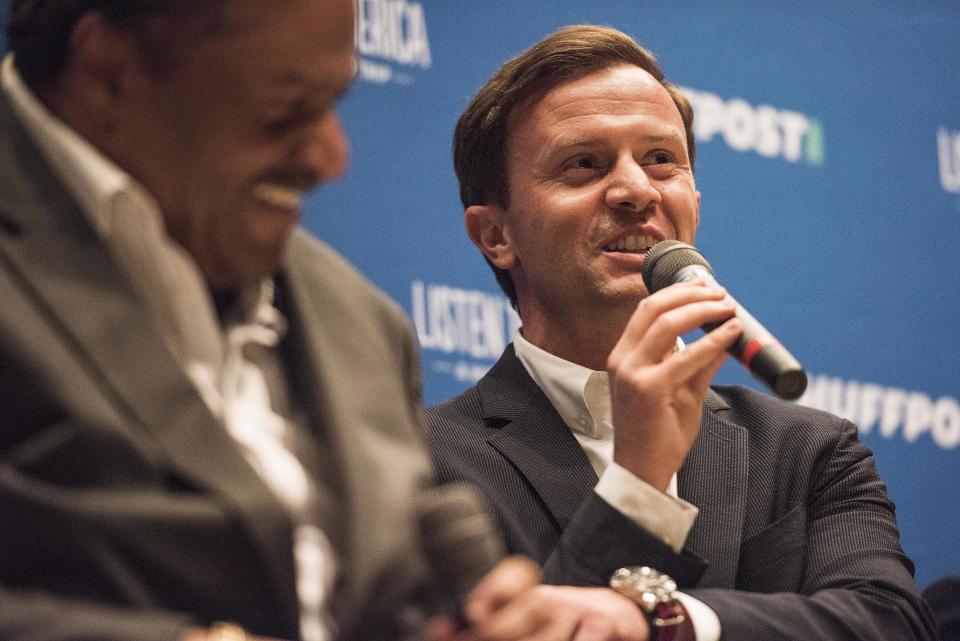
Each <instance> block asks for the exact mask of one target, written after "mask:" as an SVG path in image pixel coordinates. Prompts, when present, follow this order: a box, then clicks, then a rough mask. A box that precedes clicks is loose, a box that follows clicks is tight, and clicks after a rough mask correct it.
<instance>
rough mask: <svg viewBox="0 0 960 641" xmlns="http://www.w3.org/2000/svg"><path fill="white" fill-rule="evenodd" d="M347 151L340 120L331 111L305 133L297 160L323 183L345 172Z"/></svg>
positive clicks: (347, 146) (345, 138) (347, 145)
mask: <svg viewBox="0 0 960 641" xmlns="http://www.w3.org/2000/svg"><path fill="white" fill-rule="evenodd" d="M348 149H349V144H348V142H347V136H346V134H345V133H344V131H343V126H342V125H341V124H340V118H339V117H337V114H335V113H334V112H332V111H331V112H328V113H326V114H324V115H323V117H322V118H321V119H320V120H319V121H318V122H316V123H315V124H314V125H313V126H312V127H311V128H310V130H309V131H307V132H305V134H304V138H303V140H302V141H301V143H300V149H299V155H300V158H299V160H300V162H302V163H303V164H304V167H305V168H306V169H309V170H310V171H313V172H314V173H316V175H317V177H318V178H319V180H320V182H321V183H325V182H329V181H331V180H335V179H337V178H339V177H340V176H342V175H343V173H344V172H345V171H346V170H347V156H348V153H349V152H348Z"/></svg>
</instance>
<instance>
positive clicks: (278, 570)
mask: <svg viewBox="0 0 960 641" xmlns="http://www.w3.org/2000/svg"><path fill="white" fill-rule="evenodd" d="M0 125H2V127H3V129H4V130H5V131H6V132H7V134H6V135H5V136H4V139H3V142H2V143H0V167H4V168H5V169H4V170H3V171H2V173H0V192H2V193H4V194H12V195H13V198H12V202H11V203H9V204H10V205H11V206H10V207H7V208H6V209H4V211H3V212H2V213H0V215H2V216H3V218H4V227H5V228H7V230H16V232H17V233H14V234H0V254H2V255H3V256H4V257H5V258H6V261H7V268H9V269H11V270H12V271H13V272H14V273H15V274H16V276H17V278H18V279H19V281H20V283H21V284H22V286H23V288H24V290H25V291H27V292H28V296H30V297H31V298H33V299H34V300H35V301H36V304H37V305H38V306H40V307H41V308H42V309H43V310H44V313H45V315H47V316H48V318H49V319H50V324H51V328H52V330H53V331H54V332H56V333H58V334H59V335H61V336H62V337H63V339H64V341H65V342H66V343H67V344H68V345H69V346H70V348H71V350H72V352H73V353H74V354H75V356H76V358H77V359H78V360H79V361H82V362H83V365H84V367H85V369H87V370H88V371H89V372H90V376H91V377H92V378H94V379H99V381H100V386H101V388H102V389H103V390H104V394H105V396H106V397H107V398H108V399H110V402H112V403H113V404H114V405H115V407H116V408H117V409H119V411H120V413H121V415H122V416H126V417H127V419H128V420H125V421H124V424H123V425H118V426H117V428H118V429H125V430H127V431H128V434H129V436H130V437H131V438H133V439H134V440H136V441H137V442H139V443H140V444H141V446H143V447H145V448H148V449H154V450H155V451H163V452H165V455H164V458H166V459H167V460H168V461H169V463H170V465H171V466H172V467H173V468H174V469H175V470H176V471H177V472H178V473H179V474H180V475H181V476H182V477H184V478H185V479H189V481H190V482H192V483H194V484H196V485H198V486H200V487H203V488H207V489H209V490H213V491H214V493H215V494H216V495H218V496H220V497H221V498H222V500H224V503H225V507H227V508H228V509H232V510H234V511H236V512H238V513H239V515H240V516H241V518H242V520H243V521H244V523H245V525H246V527H247V530H248V532H249V534H250V535H251V536H252V538H253V539H254V540H255V541H256V542H257V543H258V544H259V545H258V548H259V549H260V551H261V552H262V554H263V558H262V561H263V564H262V565H263V568H264V571H265V572H266V574H267V575H268V576H269V577H270V579H271V580H272V586H271V587H272V589H271V590H268V592H269V593H273V594H277V595H278V599H277V601H278V603H277V608H278V609H279V611H281V612H285V614H286V619H287V621H292V622H294V625H295V621H296V609H295V608H296V600H295V597H294V594H293V586H294V580H293V567H292V559H291V554H290V550H291V547H290V540H291V537H290V532H289V523H288V518H287V517H286V515H285V514H284V513H283V512H282V508H281V506H280V505H279V503H278V501H277V500H276V499H275V498H274V497H273V496H272V495H271V494H270V493H269V490H268V489H267V488H266V486H265V485H264V484H263V483H262V482H261V480H260V478H259V477H258V476H257V474H256V472H254V470H253V469H252V468H251V467H250V466H249V465H248V464H247V462H246V461H245V460H244V458H243V455H242V453H241V451H240V450H239V448H238V446H237V445H236V443H235V442H234V441H233V440H232V439H231V438H230V437H229V436H228V435H227V433H226V431H225V429H224V428H223V426H222V425H221V424H220V422H219V421H218V420H217V419H216V418H215V417H214V416H213V415H212V414H211V413H210V412H209V410H208V409H207V407H206V405H205V404H204V403H203V401H202V400H201V398H200V396H199V395H198V394H197V392H196V390H195V388H194V387H193V385H192V384H191V382H190V381H189V379H187V377H186V376H185V375H184V373H183V372H182V370H181V368H180V367H179V364H178V363H177V362H176V360H175V359H174V357H173V356H172V354H170V352H169V351H168V349H167V347H166V345H165V343H164V341H163V339H162V337H161V336H160V334H159V332H158V331H156V330H155V329H154V324H153V320H152V319H151V318H149V317H148V316H147V314H146V312H145V311H144V308H143V307H142V306H141V305H139V304H138V303H137V301H136V299H135V296H134V294H133V293H132V290H131V288H130V287H129V285H128V283H127V282H126V281H125V280H124V278H123V277H122V275H121V274H120V273H119V272H118V271H117V269H116V268H115V266H114V264H113V262H112V260H111V258H110V256H109V254H108V252H107V251H106V249H105V248H104V247H103V245H102V244H101V243H100V241H99V239H98V238H97V236H96V233H95V231H94V230H93V228H92V227H91V226H90V224H89V222H88V221H87V219H86V217H85V216H84V215H83V213H82V212H81V211H80V210H79V209H78V208H77V206H76V205H75V203H73V201H72V199H71V198H70V197H69V196H68V195H67V194H66V193H65V191H64V190H63V188H62V186H61V185H60V183H59V181H58V180H57V179H56V177H55V176H54V175H53V173H52V171H51V170H50V169H49V167H48V166H47V164H46V162H45V161H44V160H43V158H42V156H41V154H40V153H39V151H38V150H37V149H36V148H35V147H34V146H33V144H32V143H31V142H30V141H29V139H28V138H27V136H26V134H25V133H24V132H23V131H22V129H21V128H20V126H19V123H17V122H16V121H15V120H14V119H13V118H12V114H11V113H10V111H9V106H8V105H7V103H6V100H5V98H2V97H0ZM2 206H3V205H0V207H2ZM291 606H292V607H291ZM293 629H296V628H295V627H294V628H293Z"/></svg>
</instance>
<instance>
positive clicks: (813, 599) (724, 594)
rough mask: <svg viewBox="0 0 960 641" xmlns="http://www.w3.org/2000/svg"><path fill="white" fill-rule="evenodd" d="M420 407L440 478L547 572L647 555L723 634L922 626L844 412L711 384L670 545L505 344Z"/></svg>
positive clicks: (595, 570)
mask: <svg viewBox="0 0 960 641" xmlns="http://www.w3.org/2000/svg"><path fill="white" fill-rule="evenodd" d="M718 392H719V393H718ZM426 417H427V427H428V443H429V446H430V448H431V453H432V455H433V458H434V462H435V465H436V467H437V473H438V475H439V477H440V479H441V480H443V481H450V480H455V479H466V480H469V481H473V482H474V483H476V484H477V485H479V486H480V487H481V488H482V489H483V490H484V492H485V493H486V495H487V496H488V497H489V499H490V502H491V504H492V506H493V508H494V511H495V513H496V515H497V518H498V522H499V524H500V526H501V529H502V531H503V533H504V536H505V538H506V541H507V546H508V548H509V549H510V550H511V551H512V552H516V553H521V554H527V555H530V556H532V557H534V558H535V559H537V560H538V561H540V562H541V563H543V564H544V573H545V578H546V580H547V581H549V582H552V583H572V584H581V585H606V582H607V581H608V579H609V577H610V575H611V574H612V572H613V571H614V570H616V569H617V568H619V567H622V566H626V565H649V566H651V567H654V568H656V569H659V570H661V571H664V572H666V573H668V574H670V575H671V576H672V577H674V578H675V579H676V580H677V582H678V584H679V585H680V587H681V589H683V590H684V591H686V592H688V593H689V594H691V595H693V596H695V597H696V598H698V599H700V600H701V601H703V602H705V603H706V604H707V605H709V606H710V607H711V608H712V609H713V610H714V611H715V612H716V613H717V615H718V616H719V618H720V622H721V626H722V629H723V639H724V640H737V641H742V640H753V639H756V640H757V641H761V640H762V641H774V640H777V639H797V640H804V641H807V640H811V639H823V640H830V641H833V640H836V641H846V640H848V639H877V640H880V639H883V640H888V639H889V640H892V639H897V640H898V641H906V640H908V639H932V638H935V636H936V635H935V632H934V629H935V628H934V625H933V622H932V620H931V618H930V614H929V610H928V609H927V608H926V606H925V605H924V604H923V603H922V602H921V600H920V599H919V596H918V594H917V591H916V589H915V587H914V584H913V577H912V571H913V566H912V564H911V563H910V561H909V559H907V557H906V556H905V555H904V554H903V551H902V550H901V549H900V544H899V540H898V532H897V525H896V520H895V518H894V514H893V505H892V503H891V502H890V500H889V499H888V498H887V495H886V490H885V488H884V485H883V483H882V482H881V481H880V479H879V478H878V476H877V472H876V469H875V467H874V462H873V457H872V455H871V453H870V451H869V450H868V449H867V448H866V447H865V446H864V445H863V444H861V443H860V442H859V441H858V440H857V436H856V429H855V428H854V426H853V425H851V424H850V423H849V422H847V421H843V420H841V419H838V418H836V417H834V416H830V415H828V414H825V413H823V412H817V411H815V410H811V409H807V408H803V407H799V406H795V405H790V404H787V403H783V402H780V401H778V400H775V399H772V398H769V397H767V396H763V395H761V394H757V393H755V392H752V391H750V390H747V389H744V388H718V390H717V392H714V391H711V392H710V393H709V394H708V397H707V399H706V403H705V407H704V414H703V421H702V424H701V428H700V435H699V436H698V438H697V441H696V442H695V444H694V446H693V448H692V449H691V451H690V453H689V455H688V456H687V459H686V461H685V463H684V465H683V467H682V468H681V469H680V472H679V474H678V477H679V478H678V485H679V493H680V496H681V497H683V498H684V499H686V500H687V501H690V502H691V503H693V504H694V505H696V506H697V507H698V508H699V509H700V513H699V516H698V517H697V520H696V522H695V523H694V526H693V529H692V530H691V532H690V535H689V537H688V539H687V541H686V545H685V547H684V550H683V551H682V552H681V553H680V554H677V553H674V552H673V550H672V549H671V548H670V547H669V546H667V545H665V544H664V543H662V542H661V541H660V540H659V539H657V538H656V537H655V536H653V535H651V534H650V533H649V532H647V531H645V530H644V529H642V528H640V527H638V526H637V525H635V524H634V523H633V522H632V521H630V520H629V519H627V518H626V517H624V516H623V515H622V514H621V513H619V512H618V511H616V510H614V509H613V508H612V507H610V506H609V505H608V504H607V503H605V502H604V501H603V500H602V499H600V498H599V497H598V496H597V495H596V494H595V493H594V492H593V487H594V485H595V484H596V482H597V476H596V474H595V472H594V470H593V468H592V467H591V465H590V463H589V461H588V460H587V458H586V455H585V454H584V453H583V449H582V448H581V447H580V445H579V443H577V440H576V438H575V437H574V436H573V434H572V433H571V431H570V429H569V428H568V427H567V426H566V425H565V424H564V422H563V420H562V419H561V418H560V416H559V415H558V414H557V412H556V410H555V409H554V408H553V406H552V405H551V404H550V401H549V400H548V399H547V397H546V396H545V395H544V394H543V392H542V391H541V390H540V388H539V387H538V386H537V384H536V383H535V382H534V381H533V379H532V378H530V376H529V374H528V373H527V371H526V369H524V367H523V365H522V364H521V363H520V361H519V359H517V357H516V355H515V354H514V351H513V347H512V346H510V347H509V348H508V349H507V351H506V352H505V353H504V354H503V356H502V357H501V359H500V361H499V362H498V363H497V364H496V365H494V367H493V368H492V369H491V370H490V371H489V372H488V373H487V375H486V376H484V377H483V378H482V379H481V380H480V381H479V382H478V384H477V385H476V386H475V387H473V388H471V389H469V390H467V391H466V392H464V393H463V394H462V395H460V396H458V397H456V398H454V399H452V400H450V401H447V402H446V403H443V404H441V405H438V406H435V407H432V408H429V409H428V410H427V412H426Z"/></svg>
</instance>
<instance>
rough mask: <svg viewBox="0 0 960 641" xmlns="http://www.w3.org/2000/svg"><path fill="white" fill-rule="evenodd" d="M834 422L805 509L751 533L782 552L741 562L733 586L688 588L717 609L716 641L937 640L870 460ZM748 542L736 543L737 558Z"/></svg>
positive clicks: (850, 430) (849, 430)
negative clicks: (795, 560) (754, 561)
mask: <svg viewBox="0 0 960 641" xmlns="http://www.w3.org/2000/svg"><path fill="white" fill-rule="evenodd" d="M835 422H836V432H835V440H834V442H833V443H832V447H829V448H827V449H826V450H825V451H824V452H823V454H822V456H821V457H820V459H819V460H818V461H817V462H816V463H815V467H814V470H813V473H812V474H811V477H810V488H809V493H808V496H807V503H806V505H798V506H797V507H796V508H794V509H792V510H791V511H790V512H788V513H787V514H786V515H784V516H783V517H781V518H780V519H778V520H777V521H776V522H774V523H773V524H772V525H770V526H769V527H767V528H766V529H765V530H764V532H763V533H762V534H761V537H760V538H762V540H763V542H764V543H763V545H764V546H765V547H766V546H772V547H775V546H776V545H777V541H778V539H779V540H780V542H781V545H782V549H781V550H777V549H773V550H772V551H771V552H770V553H767V554H763V559H764V561H763V562H762V563H759V564H751V563H744V562H741V566H740V568H739V571H738V576H737V586H736V589H721V588H703V589H691V590H689V591H688V592H689V593H690V594H691V595H692V596H694V597H696V598H697V599H700V600H701V601H703V602H704V603H706V604H707V605H708V606H710V607H711V608H712V609H713V610H714V612H716V613H717V616H718V617H719V619H720V622H721V626H722V630H723V638H724V639H738V640H746V641H750V640H753V639H756V640H757V641H760V640H763V641H776V640H779V639H783V640H787V639H845V640H847V639H849V640H857V639H863V640H866V639H935V638H937V635H936V632H935V629H934V625H933V622H932V619H931V616H930V613H929V609H928V608H927V606H926V605H925V604H924V602H923V601H922V599H921V598H920V596H919V595H918V594H917V590H916V588H915V586H914V582H913V564H912V563H911V561H910V560H909V559H908V558H907V557H906V555H905V554H904V552H903V550H902V549H901V548H900V543H899V532H898V529H897V523H896V518H895V516H894V507H893V503H892V502H891V501H890V500H889V499H888V498H887V494H886V487H885V486H884V484H883V482H882V481H881V480H880V477H879V475H878V474H877V470H876V468H875V466H874V459H873V456H872V454H871V452H870V450H869V449H868V448H867V447H865V446H864V445H863V444H862V443H861V442H860V441H859V440H858V439H857V435H856V428H855V427H854V426H853V425H852V424H851V423H849V422H848V421H841V420H836V421H835ZM771 535H773V536H771ZM754 543H755V541H752V540H750V539H747V540H745V541H744V542H743V543H742V545H741V555H744V554H751V552H750V549H751V547H752V546H753V545H754ZM789 557H798V558H803V559H805V562H804V563H802V564H800V565H796V564H795V563H793V562H791V561H790V560H789ZM778 559H779V560H780V561H782V562H778Z"/></svg>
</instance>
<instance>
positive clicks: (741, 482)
mask: <svg viewBox="0 0 960 641" xmlns="http://www.w3.org/2000/svg"><path fill="white" fill-rule="evenodd" d="M727 411H729V407H728V406H727V404H726V402H725V401H724V400H723V399H722V398H721V397H720V396H719V395H718V394H717V393H716V392H714V391H713V390H708V392H707V398H706V400H705V402H704V412H703V419H702V421H701V424H700V435H699V436H698V437H697V440H696V442H695V443H694V445H693V448H691V450H690V453H689V454H688V455H687V458H686V461H685V462H684V464H683V467H681V468H680V472H679V473H678V486H679V494H680V497H681V498H683V499H684V500H686V501H689V502H690V503H693V504H694V505H696V506H697V508H699V510H700V513H699V515H698V516H697V520H696V521H695V522H694V524H693V529H692V530H691V531H690V535H689V536H688V537H687V543H686V546H685V547H686V549H687V550H689V551H691V552H693V553H694V554H697V555H698V556H700V557H701V558H704V559H706V560H707V561H709V562H710V565H709V567H708V568H707V570H706V572H705V573H704V575H703V577H702V579H701V580H700V583H699V587H713V586H723V587H731V586H733V585H734V583H735V581H736V576H737V565H738V563H739V556H740V540H741V538H742V534H743V515H744V510H745V509H746V499H747V474H748V466H749V449H748V446H749V439H748V434H747V430H746V429H745V428H743V427H741V426H739V425H736V424H734V423H732V422H731V421H729V420H727V419H725V418H724V417H723V414H724V413H725V412H727Z"/></svg>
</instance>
